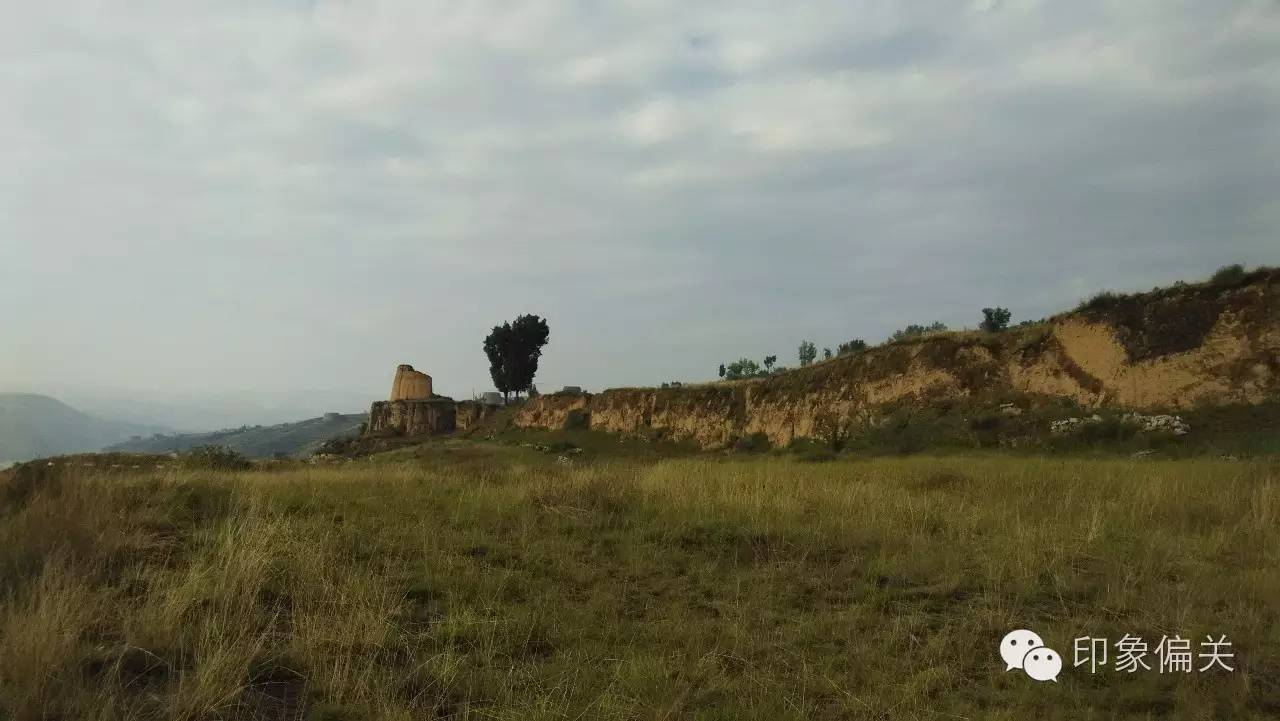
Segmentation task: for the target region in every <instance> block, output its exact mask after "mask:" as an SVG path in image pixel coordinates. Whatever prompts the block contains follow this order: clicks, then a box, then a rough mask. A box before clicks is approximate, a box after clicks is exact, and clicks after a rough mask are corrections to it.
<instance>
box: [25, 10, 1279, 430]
mask: <svg viewBox="0 0 1280 721" xmlns="http://www.w3.org/2000/svg"><path fill="white" fill-rule="evenodd" d="M128 7H129V9H128V10H127V11H125V10H122V9H121V5H120V4H119V3H110V2H83V3H77V2H48V3H21V4H16V5H14V6H13V7H11V8H9V9H8V11H7V13H6V18H5V21H4V22H3V23H2V24H0V97H3V101H2V102H0V147H2V148H3V150H4V152H3V156H2V157H3V162H2V163H0V307H2V308H3V309H4V313H3V316H2V319H0V390H34V391H42V390H43V391H49V392H64V393H69V394H72V395H74V394H75V393H77V392H81V393H88V392H89V391H91V390H93V389H112V390H113V392H119V393H132V394H137V396H138V397H139V398H142V399H149V400H156V399H163V398H171V397H179V396H201V395H203V396H208V397H217V396H219V395H225V396H226V397H228V398H230V397H238V396H237V394H244V393H261V394H263V395H264V397H265V396H268V395H271V394H277V395H291V396H293V397H297V396H299V395H300V394H302V395H303V397H306V396H305V394H312V393H314V394H315V395H314V398H315V399H316V400H315V405H316V406H317V408H316V410H317V412H318V411H319V410H326V409H328V408H325V407H320V406H328V405H330V404H336V405H340V406H343V407H342V408H333V409H335V410H345V409H347V408H348V407H350V408H356V407H360V406H363V405H364V404H365V403H366V399H368V400H372V399H373V398H375V397H379V396H382V395H384V394H385V393H386V392H387V391H388V390H389V387H390V380H391V375H392V373H393V371H394V368H395V365H396V364H397V363H402V362H408V363H413V364H414V365H415V366H417V367H419V368H420V369H423V370H426V371H427V372H429V373H431V374H432V375H434V376H435V377H436V382H437V387H438V388H439V389H440V390H441V391H443V392H446V393H450V394H453V395H455V396H468V395H469V394H470V393H471V392H472V390H473V389H474V390H476V391H480V390H485V389H487V388H489V386H490V384H489V380H488V373H487V365H486V361H485V358H484V355H483V352H482V350H481V342H482V340H483V337H484V335H485V334H486V332H487V331H488V329H489V328H490V327H491V326H492V325H494V324H495V323H498V322H501V321H502V320H504V319H509V318H512V317H514V316H515V315H517V314H520V313H526V312H531V313H538V314H541V315H543V316H545V317H547V318H548V319H549V320H550V324H551V343H550V345H549V346H548V347H547V350H546V352H545V354H544V356H543V363H542V370H541V371H540V373H539V377H538V381H539V383H538V384H539V386H540V387H542V388H543V389H544V390H547V389H554V388H558V387H559V386H561V385H564V384H577V385H583V386H586V387H588V388H590V389H599V388H603V387H606V386H614V385H634V384H653V383H659V382H661V381H664V380H673V379H679V380H687V381H693V380H701V379H706V378H709V377H712V376H713V375H714V374H715V369H716V366H717V365H718V363H720V362H721V361H726V360H732V359H734V358H738V357H741V356H751V357H754V358H759V357H761V356H763V355H766V354H770V353H774V354H777V355H778V356H779V357H780V358H781V359H782V362H783V363H789V364H794V362H795V360H794V357H795V348H796V345H797V344H798V343H799V342H800V341H801V340H803V339H806V338H808V339H812V340H814V341H815V342H817V344H818V346H819V347H822V346H824V345H830V346H835V345H836V344H837V343H839V342H840V341H843V340H847V339H849V338H853V337H861V338H866V339H868V340H870V341H873V342H874V341H878V340H881V339H883V338H884V336H886V335H887V334H888V333H889V332H890V331H892V330H893V329H894V328H897V327H900V326H902V325H905V324H907V323H910V322H927V321H932V320H942V321H944V322H946V323H949V324H951V325H953V326H963V325H970V326H972V325H974V324H976V323H977V321H978V320H979V315H980V314H979V309H980V308H981V307H982V306H984V305H994V304H999V305H1005V306H1008V307H1009V308H1010V309H1011V310H1012V311H1013V314H1014V319H1015V321H1016V320H1019V319H1023V318H1028V317H1032V318H1039V317H1041V316H1044V315H1047V314H1049V313H1052V312H1054V311H1057V310H1060V309H1063V308H1065V307H1067V306H1070V305H1072V304H1074V303H1075V302H1077V301H1078V300H1080V299H1081V298H1082V297H1085V296H1086V295H1088V294H1090V293H1091V292H1092V291H1095V290H1097V289H1100V288H1116V289H1122V290H1135V289H1145V288H1150V287H1151V286H1153V285H1156V284H1163V283H1168V282H1170V281H1173V280H1175V279H1178V278H1194V277H1200V276H1204V275H1206V274H1208V273H1209V272H1211V271H1212V270H1213V269H1214V268H1216V267H1218V266H1220V265H1223V264H1225V263H1230V262H1243V263H1246V264H1256V263H1272V264H1274V263H1280V194H1278V193H1277V192H1276V190H1277V188H1280V5H1277V3H1276V2H1275V1H1274V0H1254V1H1252V2H1249V1H1244V2H1209V1H1206V0H1188V1H1186V2H1178V1H1176V0H1113V1H1111V2H1095V1H1093V0H1080V1H1073V2H1051V1H1049V0H1043V1H1036V0H984V1H979V2H974V3H969V4H966V3H964V2H959V1H954V0H953V1H947V2H929V1H920V2H903V1H902V0H885V1H883V2H869V1H859V0H832V1H831V2H806V1H798V2H756V1H755V0H733V1H732V2H720V1H718V0H705V1H700V2H696V3H688V2H676V1H674V0H656V1H654V2H639V1H638V0H629V1H625V2H614V3H606V2H587V1H585V0H535V1H533V2H510V1H501V2H499V1H487V0H486V1H472V2H461V3H458V2H423V1H422V0H367V1H362V0H345V1H335V2H329V1H327V0H314V1H307V0H276V1H275V2H264V1H263V0H251V1H250V0H209V1H208V2H200V1H194V0H181V1H178V2H175V1H174V0H160V1H156V2H150V1H148V0H139V1H137V2H130V3H129V4H128ZM245 420H246V422H254V421H255V420H257V419H253V418H246V419H245Z"/></svg>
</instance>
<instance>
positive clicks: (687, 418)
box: [515, 272, 1280, 448]
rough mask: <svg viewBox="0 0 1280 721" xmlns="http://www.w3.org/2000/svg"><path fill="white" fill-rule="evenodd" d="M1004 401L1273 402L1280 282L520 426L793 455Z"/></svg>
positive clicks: (647, 397)
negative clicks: (655, 434) (944, 406)
mask: <svg viewBox="0 0 1280 721" xmlns="http://www.w3.org/2000/svg"><path fill="white" fill-rule="evenodd" d="M998 392H1016V393H1027V394H1038V395H1044V396H1054V397H1061V398H1068V399H1071V400H1073V401H1075V402H1077V403H1079V404H1081V405H1083V406H1086V407H1097V406H1115V407H1124V408H1132V409H1136V410H1159V409H1177V408H1187V407H1190V406H1193V405H1197V404H1216V405H1221V404H1234V403H1254V404H1256V403H1260V402H1263V401H1266V400H1269V399H1276V398H1277V397H1280V275H1278V274H1276V273H1274V272H1273V273H1272V274H1271V275H1270V276H1269V277H1266V278H1264V279H1263V280H1262V281H1261V282H1254V283H1251V284H1249V285H1246V286H1244V287H1241V288H1234V289H1213V288H1207V287H1202V286H1197V287H1192V288H1190V289H1188V290H1182V291H1178V292H1166V293H1163V294H1152V295H1150V296H1148V297H1134V298H1130V299H1128V300H1125V301H1123V302H1120V303H1117V304H1116V305H1115V306H1114V307H1107V308H1103V309H1100V310H1095V311H1084V312H1076V313H1071V314H1066V315H1063V316H1059V317H1056V318H1054V319H1051V320H1050V321H1049V322H1047V323H1044V324H1041V325H1037V326H1032V327H1028V328H1014V329H1010V330H1009V331H1006V332H1003V333H999V334H981V333H976V332H974V333H960V334H940V335H936V336H930V337H925V338H921V339H916V340H913V341H907V342H902V343H895V344H889V345H885V346H881V347H877V348H871V349H869V350H867V351H865V352H861V353H856V354H852V355H847V356H842V357H839V358H835V359H832V360H830V361H823V362H821V363H816V364H813V365H811V366H808V367H805V368H800V369H797V370H793V371H789V372H786V373H782V374H779V375H777V376H773V377H770V378H766V379H758V380H749V381H736V382H721V383H712V384H707V385H701V386H690V385H686V386H683V387H681V388H671V389H656V388H633V389H627V388H624V389H613V390H608V391H604V392H603V393H598V394H595V395H590V394H558V393H557V394H550V395H542V396H538V397H537V398H533V399H530V400H529V402H528V403H526V404H525V405H524V406H523V407H522V408H521V409H520V411H519V412H518V413H517V414H516V417H515V423H516V425H519V426H524V427H536V428H547V429H557V428H561V427H562V426H563V424H564V419H565V417H566V416H567V415H568V413H569V412H570V411H571V410H573V409H575V408H581V409H584V410H586V411H588V412H589V414H590V425H591V428H593V429H597V430H604V431H610V432H617V433H632V432H647V431H659V432H662V433H664V434H666V435H668V436H669V437H672V438H675V439H689V440H693V441H695V442H696V443H698V444H699V445H701V446H703V447H706V448H711V447H717V446H722V445H724V444H726V443H728V442H730V441H731V440H732V439H733V438H735V437H739V436H742V435H745V434H749V433H755V432H761V433H764V434H766V435H767V436H768V437H769V439H770V440H771V441H772V442H773V443H775V444H785V443H787V442H789V441H790V440H791V439H793V438H797V437H813V436H815V435H818V432H817V425H818V424H819V422H820V420H821V419H823V418H824V417H828V416H834V417H836V418H842V419H848V418H858V417H867V418H870V417H872V416H875V415H876V414H877V413H881V412H883V411H884V410H885V409H886V408H891V407H895V406H900V405H902V404H917V405H918V404H927V403H931V402H936V401H940V400H946V399H949V398H950V399H954V398H964V397H969V396H973V395H977V394H982V393H998Z"/></svg>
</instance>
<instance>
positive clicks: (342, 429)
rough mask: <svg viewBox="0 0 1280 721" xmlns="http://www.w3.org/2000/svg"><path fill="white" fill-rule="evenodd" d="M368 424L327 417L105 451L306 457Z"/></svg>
mask: <svg viewBox="0 0 1280 721" xmlns="http://www.w3.org/2000/svg"><path fill="white" fill-rule="evenodd" d="M368 420H369V414H367V413H350V414H342V413H326V414H324V415H323V416H320V417H319V418H311V419H308V420H305V421H298V422H296V423H280V424H277V425H273V426H241V427H240V428H229V429H226V430H222V431H213V432H212V433H184V434H180V435H168V436H166V435H153V436H151V437H149V438H140V439H134V440H130V441H125V442H122V443H117V444H116V445H114V446H111V447H110V448H108V449H106V450H109V451H126V452H131V453H171V452H174V451H185V450H187V449H189V448H193V447H195V446H206V445H214V446H226V447H227V448H230V449H232V450H235V451H239V452H240V453H242V454H244V455H246V456H248V457H250V458H271V457H273V456H276V455H286V456H298V457H301V456H306V455H309V454H310V453H311V451H312V450H314V449H315V448H316V447H317V446H319V445H320V444H321V443H323V442H324V441H327V440H329V439H331V438H341V437H344V436H354V435H356V434H358V433H359V432H360V430H361V426H362V425H363V424H364V423H365V422H367V421H368Z"/></svg>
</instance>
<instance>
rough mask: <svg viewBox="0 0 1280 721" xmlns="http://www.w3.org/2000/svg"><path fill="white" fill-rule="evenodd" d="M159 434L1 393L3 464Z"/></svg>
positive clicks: (49, 401)
mask: <svg viewBox="0 0 1280 721" xmlns="http://www.w3.org/2000/svg"><path fill="white" fill-rule="evenodd" d="M160 430H163V429H161V428H159V427H156V426H148V425H143V424H139V423H128V422H124V421H113V420H105V419H102V418H96V417H94V416H91V415H88V414H86V413H82V412H80V411H78V410H76V409H75V408H72V407H71V406H69V405H67V404H65V403H63V402H61V401H59V400H57V399H55V398H50V397H49V396H43V395H37V394H34V393H0V464H3V463H11V462H14V461H24V460H27V459H31V458H39V457H42V456H52V455H58V454H63V453H76V452H79V451H96V450H98V449H100V448H102V447H103V446H106V445H108V444H111V443H117V442H119V441H121V440H124V439H126V438H129V437H130V436H134V435H141V434H149V433H155V432H156V431H160Z"/></svg>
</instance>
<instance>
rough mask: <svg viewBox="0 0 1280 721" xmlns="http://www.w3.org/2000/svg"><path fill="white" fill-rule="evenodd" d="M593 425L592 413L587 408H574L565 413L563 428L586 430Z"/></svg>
mask: <svg viewBox="0 0 1280 721" xmlns="http://www.w3.org/2000/svg"><path fill="white" fill-rule="evenodd" d="M590 427H591V413H590V412H589V411H587V410H586V409H585V408H572V409H570V410H569V412H568V413H566V414H565V417H564V423H563V424H562V425H561V429H562V430H566V431H585V430H586V429H588V428H590Z"/></svg>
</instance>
